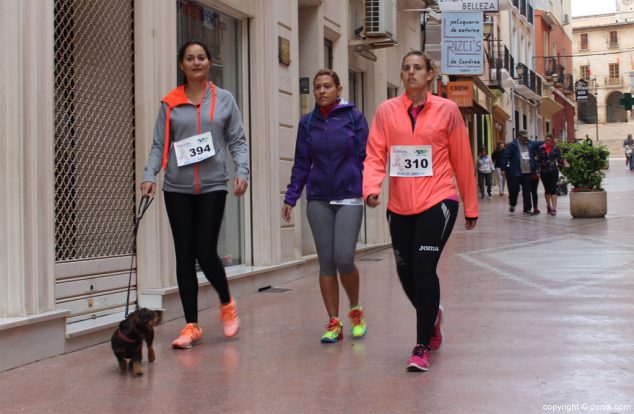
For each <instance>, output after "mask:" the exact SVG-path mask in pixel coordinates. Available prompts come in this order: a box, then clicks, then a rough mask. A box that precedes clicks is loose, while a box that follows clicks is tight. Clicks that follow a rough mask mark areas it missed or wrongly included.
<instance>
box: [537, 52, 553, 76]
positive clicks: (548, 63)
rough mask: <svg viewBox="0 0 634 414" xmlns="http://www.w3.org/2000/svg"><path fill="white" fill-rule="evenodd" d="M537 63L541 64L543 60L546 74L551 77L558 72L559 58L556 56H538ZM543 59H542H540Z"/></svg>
mask: <svg viewBox="0 0 634 414" xmlns="http://www.w3.org/2000/svg"><path fill="white" fill-rule="evenodd" d="M535 59H536V62H535V63H536V64H537V66H539V64H540V63H542V62H541V61H543V64H544V76H546V77H550V76H553V74H554V73H556V72H557V58H556V57H554V56H539V57H536V58H535ZM540 60H541V61H540Z"/></svg>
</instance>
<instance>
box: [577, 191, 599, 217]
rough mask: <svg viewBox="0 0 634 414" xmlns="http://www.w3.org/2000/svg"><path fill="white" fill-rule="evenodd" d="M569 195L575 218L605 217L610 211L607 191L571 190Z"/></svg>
mask: <svg viewBox="0 0 634 414" xmlns="http://www.w3.org/2000/svg"><path fill="white" fill-rule="evenodd" d="M569 196H570V215H571V216H572V217H573V218H603V217H605V215H606V214H607V212H608V193H606V192H605V191H594V192H575V191H571V192H570V193H569Z"/></svg>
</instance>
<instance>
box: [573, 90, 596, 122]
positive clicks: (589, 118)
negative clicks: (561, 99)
mask: <svg viewBox="0 0 634 414" xmlns="http://www.w3.org/2000/svg"><path fill="white" fill-rule="evenodd" d="M577 110H578V111H579V121H580V122H583V123H585V124H596V122H597V113H598V111H597V98H596V97H595V96H594V95H593V94H591V93H589V94H588V100H587V101H585V102H577Z"/></svg>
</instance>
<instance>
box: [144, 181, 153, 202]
mask: <svg viewBox="0 0 634 414" xmlns="http://www.w3.org/2000/svg"><path fill="white" fill-rule="evenodd" d="M141 192H142V193H143V198H153V197H154V193H155V192H156V184H154V183H153V182H151V181H144V182H142V183H141Z"/></svg>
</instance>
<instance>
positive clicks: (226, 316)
mask: <svg viewBox="0 0 634 414" xmlns="http://www.w3.org/2000/svg"><path fill="white" fill-rule="evenodd" d="M220 320H221V321H222V329H223V331H224V334H225V336H226V337H227V338H231V337H232V336H236V334H237V333H238V330H239V329H240V319H238V309H237V308H236V301H235V300H234V299H233V298H231V302H229V303H227V304H226V305H223V304H220Z"/></svg>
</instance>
